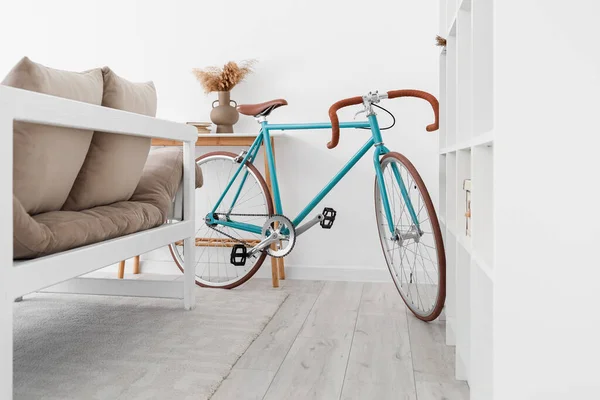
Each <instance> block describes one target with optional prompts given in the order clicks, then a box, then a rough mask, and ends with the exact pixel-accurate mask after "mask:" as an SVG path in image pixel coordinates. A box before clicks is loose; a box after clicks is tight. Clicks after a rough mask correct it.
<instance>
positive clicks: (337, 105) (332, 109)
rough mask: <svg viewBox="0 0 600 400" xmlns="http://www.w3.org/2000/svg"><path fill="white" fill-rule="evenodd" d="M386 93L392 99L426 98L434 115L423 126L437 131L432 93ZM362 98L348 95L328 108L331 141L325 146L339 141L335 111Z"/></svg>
mask: <svg viewBox="0 0 600 400" xmlns="http://www.w3.org/2000/svg"><path fill="white" fill-rule="evenodd" d="M387 93H388V98H389V99H394V98H396V97H418V98H421V99H424V100H427V101H428V102H429V104H431V107H432V108H433V113H434V115H435V122H434V123H433V124H431V125H427V127H426V128H425V129H426V130H427V132H433V131H437V130H438V129H439V126H440V104H439V103H438V101H437V99H436V98H435V96H434V95H432V94H429V93H427V92H423V91H421V90H414V89H403V90H390V91H389V92H387ZM362 102H363V99H362V97H360V96H357V97H350V98H348V99H343V100H340V101H338V102H336V103H334V104H333V105H332V106H331V107H330V108H329V119H330V120H331V141H330V142H329V143H327V148H329V149H333V148H334V147H335V146H337V145H338V143H339V141H340V120H339V119H338V116H337V111H338V110H339V109H340V108H344V107H348V106H353V105H356V104H362Z"/></svg>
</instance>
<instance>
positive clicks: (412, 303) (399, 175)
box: [375, 152, 446, 321]
mask: <svg viewBox="0 0 600 400" xmlns="http://www.w3.org/2000/svg"><path fill="white" fill-rule="evenodd" d="M380 163H381V164H380V165H381V170H382V172H383V183H384V186H385V191H386V194H387V197H388V204H389V209H390V214H391V218H392V221H393V224H394V226H393V231H392V230H391V229H390V227H389V224H388V219H387V217H386V212H385V206H384V203H383V199H382V196H381V190H380V187H379V183H378V181H377V178H376V179H375V211H376V217H377V226H378V230H379V240H380V241H381V247H382V249H383V253H384V257H385V260H386V262H387V265H388V268H389V270H390V273H391V275H392V279H393V281H394V284H395V285H396V288H397V289H398V292H399V293H400V295H401V296H402V299H403V300H404V302H405V303H406V305H407V306H408V308H409V309H410V310H411V311H412V312H413V314H414V315H415V316H416V317H417V318H419V319H421V320H423V321H433V320H434V319H436V318H437V317H438V316H439V315H440V313H441V312H442V308H443V307H444V301H445V299H446V256H445V253H444V243H443V241H442V234H441V230H440V225H439V222H438V219H437V215H436V213H435V209H434V207H433V203H432V201H431V197H430V196H429V193H428V192H427V188H426V187H425V184H424V183H423V180H422V179H421V176H420V175H419V173H418V172H417V170H416V169H415V167H414V166H413V165H412V163H411V162H410V161H408V159H407V158H406V157H404V156H403V155H402V154H399V153H395V152H390V153H388V154H386V155H385V156H383V157H382V158H381V161H380ZM401 185H403V186H404V189H405V196H403V193H402V192H403V189H402V186H401ZM407 203H410V204H407ZM411 207H412V210H414V212H412V210H411ZM415 219H416V221H417V222H418V224H415Z"/></svg>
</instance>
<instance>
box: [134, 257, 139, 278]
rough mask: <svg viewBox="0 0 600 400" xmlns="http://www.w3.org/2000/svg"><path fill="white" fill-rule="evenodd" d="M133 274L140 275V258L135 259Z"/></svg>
mask: <svg viewBox="0 0 600 400" xmlns="http://www.w3.org/2000/svg"><path fill="white" fill-rule="evenodd" d="M133 273H134V275H137V274H139V273H140V256H135V257H134V258H133Z"/></svg>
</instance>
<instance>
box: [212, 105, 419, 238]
mask: <svg viewBox="0 0 600 400" xmlns="http://www.w3.org/2000/svg"><path fill="white" fill-rule="evenodd" d="M340 128H368V129H370V130H371V133H372V136H371V138H370V139H369V140H368V141H367V142H366V143H365V144H364V145H363V146H362V147H361V148H360V149H359V150H358V151H357V152H356V154H355V155H354V156H352V158H351V159H350V160H349V161H348V162H347V163H346V165H344V166H343V167H342V169H341V170H340V171H339V172H338V173H337V174H336V175H335V176H334V177H333V178H332V179H331V181H329V183H328V184H327V185H326V186H325V187H324V188H323V189H321V191H320V192H319V193H317V194H316V196H315V197H314V198H313V199H312V200H311V201H310V202H309V203H308V205H307V206H306V207H305V208H304V209H303V210H302V211H300V213H299V214H298V216H297V217H296V218H294V220H293V221H292V222H293V224H294V227H298V226H299V225H300V224H301V223H302V221H303V220H304V219H305V218H306V216H307V215H308V214H309V213H310V212H311V211H312V210H313V209H314V208H315V207H316V206H317V205H318V204H319V203H320V202H321V201H322V200H323V198H324V197H325V196H327V194H328V193H329V192H330V191H331V190H332V189H333V188H334V187H335V186H336V185H337V184H338V182H339V181H340V180H341V179H342V178H343V177H344V176H346V174H347V173H348V171H350V170H351V169H352V168H353V167H354V165H356V163H357V162H358V161H359V160H360V159H361V158H362V157H363V156H364V155H365V154H366V153H367V152H368V151H369V149H370V148H371V147H375V151H374V153H373V164H374V167H375V174H376V176H377V182H378V186H379V190H380V195H381V200H382V202H383V206H384V210H385V216H386V219H387V223H388V228H389V230H390V233H391V234H392V236H395V235H396V227H395V226H394V221H393V219H392V214H391V210H390V204H389V200H388V195H387V191H386V188H385V185H384V182H383V171H382V170H381V165H380V158H381V157H382V156H383V155H385V154H387V153H389V150H388V149H387V147H385V146H384V145H383V139H382V137H381V130H380V129H379V123H378V121H377V117H376V115H375V114H372V115H369V116H368V121H356V122H342V123H340ZM307 129H331V123H305V124H269V123H268V122H267V121H263V122H261V131H260V134H259V135H258V136H257V137H256V140H255V141H254V143H252V145H251V146H250V148H249V149H248V152H247V154H246V155H245V157H244V159H243V160H242V162H241V163H240V166H239V168H238V169H237V170H236V172H235V173H234V174H233V176H232V178H231V179H230V181H229V182H228V184H227V186H226V187H225V190H224V191H223V193H222V194H221V196H220V197H219V199H218V200H217V202H216V203H215V206H214V208H213V209H212V210H211V212H210V215H207V216H206V220H207V222H208V223H210V224H218V225H223V226H228V227H231V228H234V229H239V230H243V231H247V232H252V233H256V234H259V235H260V234H262V226H258V225H253V224H247V223H243V222H238V221H232V220H229V219H228V220H226V221H224V220H220V219H215V218H214V213H216V212H217V209H218V208H219V206H220V205H221V203H222V202H223V199H224V198H225V196H226V195H227V193H228V192H229V190H230V189H231V188H232V186H233V183H234V182H235V180H236V179H237V177H238V176H239V174H240V173H242V170H243V169H244V168H243V167H244V165H245V164H246V162H250V163H252V162H253V161H254V159H255V158H256V155H257V153H258V150H259V149H260V146H261V144H263V143H264V145H265V150H266V157H267V164H268V168H269V173H270V177H271V187H272V193H271V195H272V197H273V202H274V205H275V212H276V213H277V214H283V207H282V204H281V197H280V195H279V184H278V180H277V171H276V168H275V162H274V158H273V149H272V148H271V138H270V135H269V132H270V131H287V130H307ZM392 171H393V173H394V176H395V178H396V180H397V181H398V186H399V187H400V192H401V195H402V197H403V199H404V202H405V203H406V205H407V207H408V212H409V214H410V216H411V219H412V221H413V223H414V224H415V226H416V227H417V229H420V227H419V221H418V219H417V216H416V213H415V210H414V207H413V205H412V202H411V200H410V197H409V195H408V191H407V190H406V186H405V184H404V181H403V180H402V177H401V176H400V171H398V168H397V166H396V164H392ZM247 177H248V170H246V171H245V172H244V176H243V177H242V180H241V182H240V184H239V187H238V188H237V191H236V193H235V195H234V197H233V200H232V203H231V205H230V207H229V209H230V210H231V209H233V207H234V205H235V203H236V202H237V200H238V197H239V195H240V192H241V189H242V187H243V185H244V182H245V181H246V178H247Z"/></svg>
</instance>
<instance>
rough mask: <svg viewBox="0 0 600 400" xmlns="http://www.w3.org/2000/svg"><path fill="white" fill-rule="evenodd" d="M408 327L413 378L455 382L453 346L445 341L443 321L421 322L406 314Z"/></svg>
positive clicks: (444, 324)
mask: <svg viewBox="0 0 600 400" xmlns="http://www.w3.org/2000/svg"><path fill="white" fill-rule="evenodd" d="M408 328H409V333H410V345H411V350H412V358H413V366H414V371H415V379H417V380H419V381H429V382H450V383H452V382H455V381H456V380H455V375H454V362H455V361H454V360H455V358H454V347H453V346H447V345H446V343H445V337H446V323H445V322H444V321H439V320H436V321H433V322H429V323H427V322H423V321H420V320H418V319H417V318H415V317H414V316H412V315H410V314H409V315H408Z"/></svg>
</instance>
